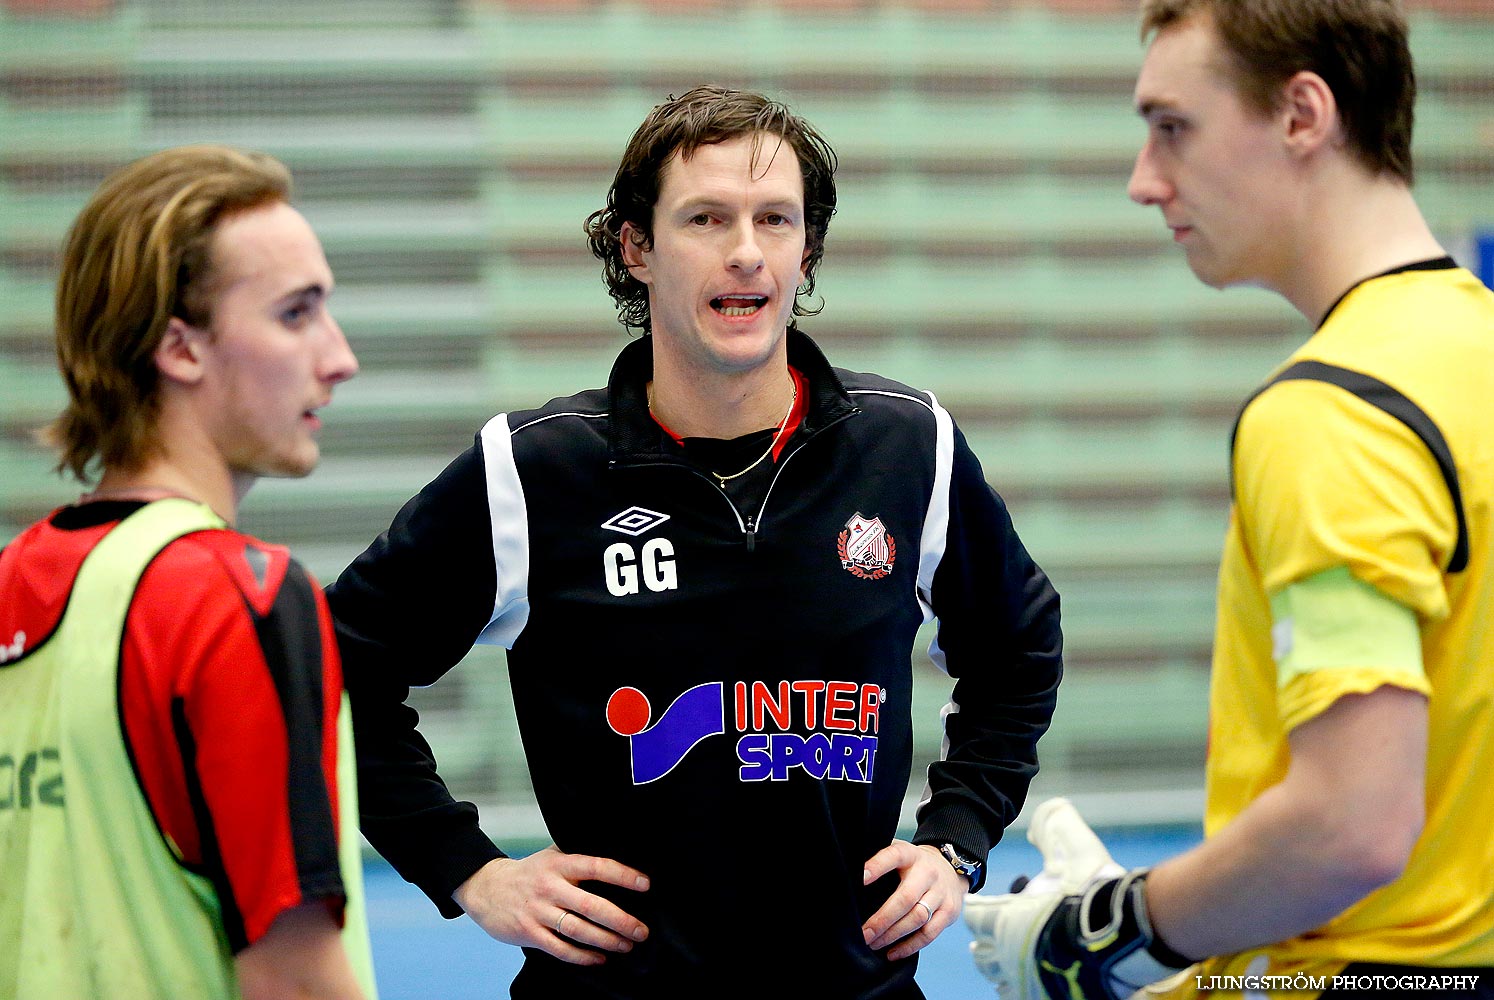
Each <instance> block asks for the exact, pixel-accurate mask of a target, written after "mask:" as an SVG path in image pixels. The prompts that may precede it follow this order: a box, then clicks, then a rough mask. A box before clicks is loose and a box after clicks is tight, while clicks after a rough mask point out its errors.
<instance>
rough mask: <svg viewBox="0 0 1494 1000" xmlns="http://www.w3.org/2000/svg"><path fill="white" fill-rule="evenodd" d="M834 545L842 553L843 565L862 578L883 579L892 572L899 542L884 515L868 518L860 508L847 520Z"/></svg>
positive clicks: (847, 570) (848, 571)
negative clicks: (882, 516)
mask: <svg viewBox="0 0 1494 1000" xmlns="http://www.w3.org/2000/svg"><path fill="white" fill-rule="evenodd" d="M835 548H836V551H837V552H838V553H839V554H840V565H841V568H842V569H844V570H845V571H846V572H847V573H850V574H851V575H852V576H855V577H859V578H860V579H862V580H880V579H882V577H884V576H886V575H887V574H888V573H891V572H892V564H893V562H894V561H895V560H896V559H897V543H896V542H895V541H893V539H892V535H891V534H889V533H888V531H887V526H886V525H885V524H883V523H882V519H881V518H880V517H874V518H872V519H871V520H867V519H866V518H864V517H862V516H861V513H860V512H859V511H858V512H857V513H856V515H855V516H854V517H852V518H851V519H850V520H849V521H847V522H846V527H845V530H844V531H842V532H841V533H840V536H839V537H838V538H837V539H836V544H835Z"/></svg>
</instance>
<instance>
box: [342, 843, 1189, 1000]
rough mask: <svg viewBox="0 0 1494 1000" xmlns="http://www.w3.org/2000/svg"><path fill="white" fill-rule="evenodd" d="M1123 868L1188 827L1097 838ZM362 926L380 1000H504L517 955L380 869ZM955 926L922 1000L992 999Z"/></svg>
mask: <svg viewBox="0 0 1494 1000" xmlns="http://www.w3.org/2000/svg"><path fill="white" fill-rule="evenodd" d="M1098 832H1099V834H1100V837H1101V838H1102V839H1103V840H1104V841H1105V844H1106V846H1108V847H1109V848H1110V853H1111V854H1112V855H1114V857H1115V859H1116V860H1117V861H1118V862H1120V863H1121V864H1122V865H1124V866H1126V867H1128V868H1129V867H1134V866H1136V865H1145V864H1154V863H1156V862H1157V861H1160V860H1162V859H1163V858H1166V857H1170V856H1171V855H1173V854H1176V853H1178V852H1179V851H1182V850H1184V849H1186V848H1187V847H1190V846H1192V845H1193V844H1195V843H1197V842H1198V840H1199V838H1200V836H1201V833H1200V832H1199V831H1198V830H1197V829H1196V828H1193V827H1166V828H1145V829H1110V830H1104V829H1102V830H1099V831H1098ZM990 866H991V871H990V875H989V878H988V883H987V888H988V890H989V891H996V892H999V891H1002V890H1003V889H1004V888H1005V887H1006V886H1007V885H1010V884H1011V880H1012V879H1013V878H1014V877H1015V876H1017V875H1019V874H1024V873H1025V874H1033V873H1035V872H1036V871H1037V869H1038V868H1040V867H1041V861H1040V859H1039V857H1038V853H1037V849H1036V848H1034V847H1033V846H1032V845H1031V844H1029V843H1028V842H1027V840H1026V838H1025V836H1023V834H1021V833H1019V832H1017V831H1015V830H1014V831H1012V832H1011V833H1010V834H1008V836H1007V840H1006V841H1004V842H1003V843H1001V844H998V845H997V846H996V849H995V850H994V851H992V852H991V858H990ZM367 893H368V915H369V924H370V926H371V932H372V936H373V950H374V964H375V968H376V971H377V975H378V979H379V995H380V996H381V997H382V998H383V1000H506V998H507V997H508V984H509V982H510V981H511V980H512V979H513V977H514V974H515V973H516V972H517V971H518V968H519V962H520V958H521V956H520V953H519V949H517V948H513V947H510V946H508V945H505V944H500V943H498V942H497V941H494V940H493V939H491V938H489V937H488V936H487V935H486V934H484V933H483V932H482V931H481V930H479V929H478V927H477V925H476V924H474V923H472V921H470V920H467V919H466V918H462V919H458V920H443V919H442V918H441V917H440V915H438V914H437V913H436V910H435V907H433V906H431V904H430V902H429V901H428V900H427V899H426V898H425V896H423V895H422V894H421V893H420V892H419V890H417V889H415V888H414V887H413V886H410V885H408V884H406V883H405V882H404V881H403V880H402V879H400V877H399V876H398V875H396V874H394V872H393V871H392V870H391V869H390V868H389V867H388V866H387V865H385V864H384V863H382V862H378V861H375V862H373V863H371V864H370V865H369V867H368V868H367ZM969 945H970V932H969V931H968V930H966V928H965V924H964V922H963V921H960V922H959V923H957V924H955V926H953V927H950V928H949V929H948V930H946V931H945V932H944V933H943V934H941V935H940V936H939V939H938V940H937V941H935V942H934V943H933V944H932V945H930V946H929V947H927V948H925V949H924V950H923V951H922V952H921V953H920V956H921V957H920V959H919V964H918V983H919V985H920V986H922V987H923V991H924V993H925V994H927V995H928V997H929V1000H971V998H986V997H994V996H995V991H994V990H993V989H992V988H991V986H990V984H988V983H987V982H986V980H985V979H984V978H982V977H981V975H980V973H978V972H977V971H976V970H975V966H974V964H972V963H971V961H970V957H969V954H968V949H969Z"/></svg>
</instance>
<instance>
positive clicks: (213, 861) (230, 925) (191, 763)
mask: <svg viewBox="0 0 1494 1000" xmlns="http://www.w3.org/2000/svg"><path fill="white" fill-rule="evenodd" d="M171 728H172V729H173V730H174V731H175V734H176V745H177V749H178V751H179V752H180V753H181V755H182V775H183V776H184V777H185V779H186V785H187V801H188V802H189V803H190V804H191V806H192V818H193V819H194V820H196V822H197V841H198V848H199V850H200V851H201V853H202V861H201V863H200V864H198V865H187V866H185V867H188V868H190V869H193V870H195V871H197V872H198V874H200V875H203V876H205V877H206V878H207V879H208V880H209V881H210V882H212V883H213V888H214V889H216V890H217V891H218V905H219V907H220V908H221V910H222V914H223V933H224V935H225V936H226V937H227V938H228V950H229V951H231V952H233V954H235V955H237V954H238V953H239V952H241V951H243V950H244V949H245V948H247V947H248V946H249V934H248V932H247V931H245V929H244V914H243V911H241V910H240V909H239V902H238V900H237V899H236V898H235V897H234V894H233V886H232V885H231V884H230V883H229V881H228V869H227V868H226V867H225V866H224V864H223V850H222V849H221V848H220V847H219V846H218V829H217V827H216V826H215V825H214V824H213V814H212V812H211V811H209V809H208V805H207V796H206V795H204V794H203V791H202V778H201V776H200V775H198V773H197V739H196V738H195V737H194V736H193V735H192V726H191V724H190V723H189V722H188V721H187V707H186V703H185V702H184V701H182V699H181V698H173V699H172V700H171Z"/></svg>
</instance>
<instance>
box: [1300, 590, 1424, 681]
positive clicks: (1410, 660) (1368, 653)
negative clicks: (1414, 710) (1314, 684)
mask: <svg viewBox="0 0 1494 1000" xmlns="http://www.w3.org/2000/svg"><path fill="white" fill-rule="evenodd" d="M1271 621H1272V627H1271V639H1272V644H1273V646H1274V654H1275V658H1276V684H1277V690H1278V691H1280V690H1284V689H1285V688H1286V686H1287V685H1288V684H1290V683H1291V682H1292V681H1293V680H1295V679H1296V678H1298V677H1302V676H1304V675H1306V674H1310V673H1313V672H1315V671H1318V670H1331V669H1336V668H1344V667H1353V668H1370V669H1375V670H1381V671H1384V672H1385V674H1386V675H1387V678H1386V679H1387V680H1389V679H1392V678H1396V677H1400V678H1405V679H1408V680H1410V679H1414V681H1415V682H1416V683H1415V686H1416V687H1418V688H1420V687H1423V686H1424V685H1425V683H1426V667H1425V665H1424V664H1423V663H1422V659H1421V628H1420V625H1419V623H1418V622H1417V620H1416V612H1415V611H1413V610H1411V609H1410V608H1409V607H1407V606H1406V605H1404V604H1401V603H1400V602H1398V601H1396V600H1394V599H1392V598H1390V597H1387V596H1386V595H1385V594H1384V593H1383V592H1381V591H1379V590H1376V589H1375V588H1374V587H1372V586H1370V585H1369V584H1367V583H1365V582H1364V581H1363V580H1360V579H1359V578H1358V577H1356V576H1355V575H1354V574H1353V573H1351V572H1349V569H1348V567H1347V566H1338V567H1335V568H1333V569H1329V570H1324V571H1323V572H1321V573H1318V574H1317V575H1315V576H1310V577H1308V578H1307V579H1305V580H1299V581H1297V582H1296V583H1293V584H1290V585H1289V586H1287V587H1284V588H1282V589H1281V590H1280V591H1278V592H1277V593H1276V594H1274V595H1272V597H1271Z"/></svg>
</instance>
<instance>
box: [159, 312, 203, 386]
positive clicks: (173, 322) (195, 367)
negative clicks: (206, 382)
mask: <svg viewBox="0 0 1494 1000" xmlns="http://www.w3.org/2000/svg"><path fill="white" fill-rule="evenodd" d="M207 342H208V333H207V331H206V330H201V329H199V328H197V327H195V326H193V325H191V324H190V323H188V322H187V321H186V320H183V319H181V318H179V317H176V316H173V317H171V319H170V320H169V321H168V322H167V324H166V332H165V333H163V334H162V335H161V342H160V343H159V344H157V345H156V353H155V359H156V368H158V369H159V370H160V372H161V376H162V378H165V379H168V380H170V381H172V382H178V383H181V384H182V385H196V384H197V383H198V382H201V381H202V378H203V375H204V374H205V371H206V369H205V366H204V363H203V357H204V353H205V350H204V349H205V348H206V346H207Z"/></svg>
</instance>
